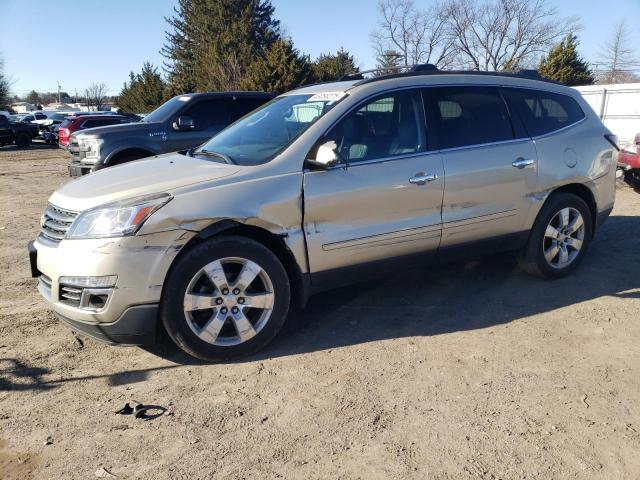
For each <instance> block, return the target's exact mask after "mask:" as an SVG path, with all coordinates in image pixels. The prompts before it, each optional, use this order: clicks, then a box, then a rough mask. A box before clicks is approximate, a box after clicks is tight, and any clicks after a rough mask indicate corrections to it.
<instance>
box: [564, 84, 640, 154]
mask: <svg viewBox="0 0 640 480" xmlns="http://www.w3.org/2000/svg"><path fill="white" fill-rule="evenodd" d="M575 89H576V90H578V91H579V92H580V93H581V94H582V96H583V97H584V99H585V100H586V101H587V102H588V103H589V105H591V108H593V110H594V111H595V112H596V113H597V114H598V115H599V116H600V118H601V119H602V122H603V123H604V124H605V125H606V127H607V128H608V129H609V130H611V132H613V133H614V134H615V135H617V136H618V139H619V140H620V146H621V147H622V148H624V149H626V150H632V151H635V145H634V142H633V139H634V137H635V136H636V134H638V133H640V83H620V84H612V85H588V86H584V87H575Z"/></svg>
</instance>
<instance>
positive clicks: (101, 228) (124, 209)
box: [67, 193, 173, 238]
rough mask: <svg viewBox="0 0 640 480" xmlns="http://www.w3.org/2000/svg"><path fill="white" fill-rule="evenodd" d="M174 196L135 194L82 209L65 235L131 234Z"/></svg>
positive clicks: (81, 236) (86, 236)
mask: <svg viewBox="0 0 640 480" xmlns="http://www.w3.org/2000/svg"><path fill="white" fill-rule="evenodd" d="M172 198H173V197H171V195H169V194H168V193H163V194H160V195H152V196H146V197H138V198H134V199H131V200H124V201H122V202H116V203H111V204H108V205H103V206H100V207H97V208H94V209H91V210H87V211H86V212H82V213H81V214H80V215H78V217H77V218H76V219H75V220H74V222H73V224H72V225H71V228H69V231H68V232H67V238H104V237H124V236H127V235H134V234H135V233H136V232H137V231H138V230H139V229H140V227H142V225H143V224H144V222H145V221H146V220H147V219H148V218H149V217H150V216H151V215H152V214H153V213H154V212H155V211H156V210H158V209H159V208H160V207H162V206H163V205H165V204H166V203H167V202H168V201H169V200H171V199H172Z"/></svg>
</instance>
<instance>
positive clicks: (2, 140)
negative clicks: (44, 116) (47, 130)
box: [0, 115, 38, 148]
mask: <svg viewBox="0 0 640 480" xmlns="http://www.w3.org/2000/svg"><path fill="white" fill-rule="evenodd" d="M37 136H38V126H37V125H36V124H32V123H20V122H12V121H10V120H9V119H8V118H7V117H5V116H4V115H0V147H3V146H5V145H10V144H12V143H15V144H16V145H17V146H18V147H23V148H24V147H28V146H29V145H31V139H33V138H34V137H37Z"/></svg>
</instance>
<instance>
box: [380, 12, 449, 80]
mask: <svg viewBox="0 0 640 480" xmlns="http://www.w3.org/2000/svg"><path fill="white" fill-rule="evenodd" d="M378 15H379V20H378V28H377V29H376V30H374V31H373V32H372V33H371V43H372V45H373V47H374V49H375V50H376V54H377V56H378V57H380V56H383V55H384V54H385V52H390V51H394V52H397V53H398V54H400V60H401V64H403V65H413V64H417V63H432V64H434V65H436V66H438V67H440V68H446V67H448V66H450V65H451V64H452V63H453V61H454V58H455V53H456V52H455V45H454V38H453V37H452V36H451V35H449V31H448V29H447V22H446V17H445V9H444V8H443V7H442V6H441V5H434V6H432V7H430V8H428V9H419V8H418V7H416V5H415V3H414V1H413V0H379V2H378Z"/></svg>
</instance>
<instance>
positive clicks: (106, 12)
mask: <svg viewBox="0 0 640 480" xmlns="http://www.w3.org/2000/svg"><path fill="white" fill-rule="evenodd" d="M272 1H273V4H274V6H275V7H276V16H277V17H278V18H279V19H280V21H281V22H282V25H283V26H284V27H285V29H286V31H287V33H288V34H289V35H290V36H291V37H292V38H293V40H294V43H295V45H296V47H297V48H298V49H300V50H301V51H302V52H304V53H308V54H310V55H311V57H312V58H315V57H316V56H317V55H318V54H320V53H323V52H335V51H336V50H338V49H339V48H340V47H341V46H344V47H345V48H346V49H347V50H349V51H350V52H351V53H353V54H354V55H355V57H356V59H357V60H358V62H359V64H360V67H361V68H371V67H373V66H374V64H375V55H374V52H373V50H372V48H371V45H370V43H369V34H370V32H371V30H372V29H373V28H375V26H376V0H321V1H312V0H272ZM174 3H175V1H174V0H102V1H98V0H84V1H81V0H54V1H50V0H47V1H44V0H0V32H1V33H0V55H2V56H3V58H4V60H5V72H6V73H7V74H8V75H9V76H10V77H11V78H12V79H13V86H12V90H13V92H14V93H17V94H19V95H23V94H25V93H26V92H28V91H30V90H32V89H35V90H38V91H54V90H55V89H56V81H59V82H60V84H61V85H62V87H63V89H64V90H65V91H67V92H69V93H70V94H73V91H74V89H77V90H78V92H81V91H82V90H83V89H84V88H85V87H86V86H87V85H88V84H89V83H91V82H94V81H101V82H104V83H106V84H107V86H108V87H109V94H111V95H115V94H117V93H118V92H119V90H120V88H121V87H122V83H123V82H124V81H125V80H126V79H127V76H128V73H129V71H130V70H134V71H137V70H139V69H140V67H141V66H142V64H143V63H144V62H145V61H150V62H152V63H154V64H156V65H160V64H161V63H162V57H161V56H160V54H159V53H158V50H159V49H160V47H161V46H162V44H163V41H164V31H165V29H166V27H167V25H166V22H165V21H164V17H165V16H170V15H171V14H172V9H173V5H174ZM416 3H418V4H422V5H428V4H430V3H431V0H416ZM551 3H552V4H553V5H555V6H556V7H557V9H558V11H559V13H560V14H561V15H564V16H577V17H578V19H579V21H580V23H581V24H582V27H583V29H582V31H581V32H579V37H580V40H581V45H580V53H581V54H582V55H583V56H584V57H585V58H587V59H588V60H592V61H593V60H594V59H595V57H596V56H597V53H598V50H599V48H600V45H601V44H602V43H603V42H604V41H605V40H606V39H607V38H608V37H609V36H610V34H611V31H612V29H613V25H614V24H615V23H616V22H618V21H620V20H621V19H622V18H626V19H627V24H628V27H629V29H630V30H631V31H632V39H633V42H634V43H635V45H638V49H639V55H640V0H551Z"/></svg>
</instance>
